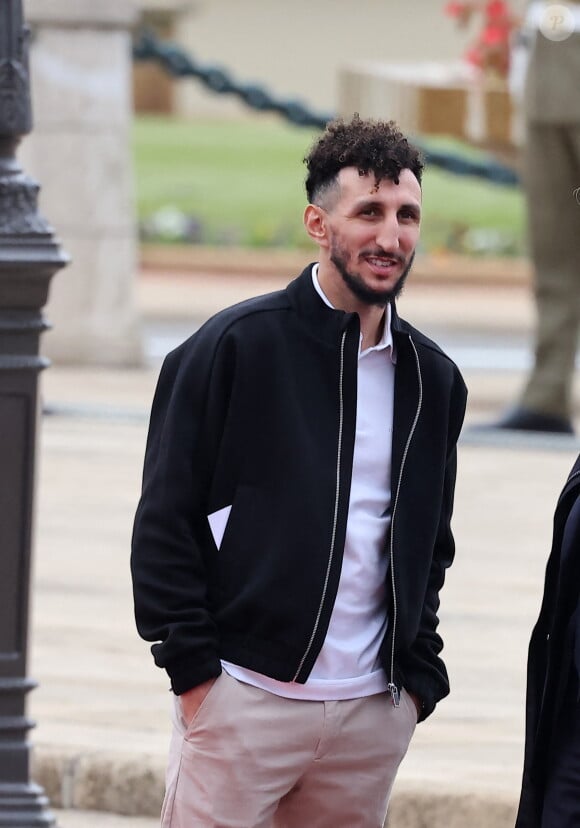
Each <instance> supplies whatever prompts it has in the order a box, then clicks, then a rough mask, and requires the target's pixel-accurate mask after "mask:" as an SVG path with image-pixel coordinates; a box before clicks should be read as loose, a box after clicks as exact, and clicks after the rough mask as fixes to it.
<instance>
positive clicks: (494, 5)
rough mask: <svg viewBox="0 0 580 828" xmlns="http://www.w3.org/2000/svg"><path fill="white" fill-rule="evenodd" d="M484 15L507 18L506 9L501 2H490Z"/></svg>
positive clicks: (494, 0)
mask: <svg viewBox="0 0 580 828" xmlns="http://www.w3.org/2000/svg"><path fill="white" fill-rule="evenodd" d="M485 13H486V15H487V16H488V17H507V16H508V8H507V5H506V4H505V3H504V2H503V0H491V2H490V3H488V4H487V6H486V7H485Z"/></svg>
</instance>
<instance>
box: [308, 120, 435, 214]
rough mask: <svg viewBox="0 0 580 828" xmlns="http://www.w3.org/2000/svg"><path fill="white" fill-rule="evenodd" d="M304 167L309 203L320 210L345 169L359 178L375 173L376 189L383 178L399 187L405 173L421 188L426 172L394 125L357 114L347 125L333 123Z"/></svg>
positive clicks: (316, 144) (318, 141) (417, 153)
mask: <svg viewBox="0 0 580 828" xmlns="http://www.w3.org/2000/svg"><path fill="white" fill-rule="evenodd" d="M304 163H305V164H306V167H307V169H308V173H307V176H306V182H305V183H306V195H307V197H308V201H309V203H310V204H318V205H320V206H324V205H323V204H322V202H323V201H327V198H328V196H329V195H330V193H331V192H332V191H336V190H337V185H338V182H337V176H338V173H339V172H340V170H342V169H343V168H344V167H356V168H357V169H358V171H359V174H360V175H368V174H369V173H372V174H373V175H374V176H375V183H376V186H377V187H378V185H379V184H380V182H381V181H382V179H383V178H388V179H390V180H391V181H394V182H395V184H398V183H399V175H400V174H401V171H402V170H404V169H409V170H411V172H412V173H413V175H414V176H415V177H416V179H417V181H418V182H419V184H420V183H421V178H422V175H423V168H424V162H423V156H422V154H421V152H420V151H419V149H418V148H417V147H414V146H413V144H410V143H409V141H408V140H407V138H406V137H405V136H404V135H403V133H402V132H401V130H400V129H399V127H398V126H397V124H396V123H395V122H394V121H374V120H371V119H362V118H360V116H359V115H358V113H357V114H355V115H354V116H353V118H352V120H351V121H348V122H345V121H343V120H342V119H337V120H335V121H330V122H329V123H328V124H327V126H326V129H325V131H324V133H323V135H322V136H321V137H320V138H319V139H318V140H317V141H316V142H315V143H314V144H313V146H312V148H311V150H310V152H309V153H308V155H307V156H306V157H305V158H304Z"/></svg>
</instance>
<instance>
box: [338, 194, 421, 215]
mask: <svg viewBox="0 0 580 828" xmlns="http://www.w3.org/2000/svg"><path fill="white" fill-rule="evenodd" d="M369 207H375V208H376V209H378V210H383V209H384V204H383V202H382V201H380V200H379V199H375V198H363V199H361V200H360V201H357V202H356V203H355V205H354V208H353V209H354V211H355V212H358V211H359V210H368V209H369ZM398 210H409V211H410V212H412V213H414V214H415V215H416V216H417V217H420V216H421V206H420V205H419V204H417V203H416V202H414V201H410V202H405V203H404V204H400V205H399V207H398Z"/></svg>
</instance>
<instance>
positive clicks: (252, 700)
mask: <svg viewBox="0 0 580 828" xmlns="http://www.w3.org/2000/svg"><path fill="white" fill-rule="evenodd" d="M416 720H417V713H416V708H415V705H414V704H413V701H412V699H411V698H410V696H409V695H408V694H407V692H406V691H404V690H403V692H402V694H401V704H400V706H399V707H398V708H395V707H393V705H392V703H391V698H390V696H389V695H388V694H387V693H381V694H378V695H374V696H368V697H366V698H362V699H349V700H346V701H331V702H318V701H298V700H294V699H286V698H281V697H279V696H275V695H273V694H272V693H268V692H266V691H264V690H260V689H258V688H256V687H252V686H250V685H248V684H244V683H242V682H239V681H237V680H236V679H234V678H232V677H231V676H229V675H227V673H225V672H224V673H222V674H221V676H220V677H219V678H218V680H217V681H216V682H215V684H214V685H213V686H212V688H211V689H210V691H209V693H208V695H207V696H206V698H205V699H204V701H203V702H202V704H201V707H200V708H199V710H198V712H197V713H196V715H195V716H194V718H193V721H191V722H189V723H186V722H184V721H183V718H182V715H181V705H180V702H179V698H178V697H175V708H174V720H173V735H172V739H171V746H170V751H169V762H168V767H167V779H166V794H165V801H164V803H163V811H162V815H161V825H162V828H382V826H383V822H384V819H385V815H386V811H387V804H388V800H389V796H390V793H391V788H392V786H393V782H394V779H395V775H396V772H397V768H398V767H399V764H400V762H401V760H402V758H403V756H404V755H405V753H406V751H407V747H408V745H409V742H410V740H411V736H412V735H413V731H414V729H415V725H416Z"/></svg>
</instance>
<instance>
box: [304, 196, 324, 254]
mask: <svg viewBox="0 0 580 828" xmlns="http://www.w3.org/2000/svg"><path fill="white" fill-rule="evenodd" d="M326 221H327V215H326V213H325V211H324V210H323V209H322V207H317V205H316V204H309V205H308V206H307V208H306V210H305V211H304V227H305V228H306V232H307V233H308V235H309V236H310V238H311V239H312V241H313V242H315V243H316V244H318V245H320V247H327V246H328V236H327V226H326Z"/></svg>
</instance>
